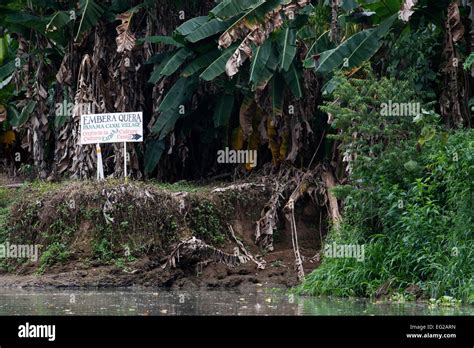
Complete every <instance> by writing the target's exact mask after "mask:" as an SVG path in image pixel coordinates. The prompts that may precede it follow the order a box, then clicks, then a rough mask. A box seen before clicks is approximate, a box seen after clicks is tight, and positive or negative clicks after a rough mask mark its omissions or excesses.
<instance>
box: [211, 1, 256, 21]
mask: <svg viewBox="0 0 474 348" xmlns="http://www.w3.org/2000/svg"><path fill="white" fill-rule="evenodd" d="M263 2H265V0H224V1H222V2H221V3H220V4H219V5H217V6H216V7H214V8H213V9H212V10H211V11H210V13H211V14H212V15H213V16H215V17H218V18H221V19H227V18H230V17H233V16H236V15H238V14H239V13H242V12H243V11H245V10H248V9H249V8H253V7H255V6H258V5H260V4H261V3H263Z"/></svg>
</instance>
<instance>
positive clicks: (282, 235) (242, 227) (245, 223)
mask: <svg viewBox="0 0 474 348" xmlns="http://www.w3.org/2000/svg"><path fill="white" fill-rule="evenodd" d="M76 190H77V185H76V186H75V185H72V188H71V189H68V190H59V191H58V192H54V193H51V194H49V196H48V197H47V198H44V197H42V200H43V202H48V205H46V203H45V206H49V209H42V210H39V211H38V214H39V215H40V216H39V220H40V224H39V226H42V227H43V228H44V227H45V226H47V224H43V223H41V222H43V221H47V222H48V224H49V223H50V222H51V221H54V220H55V219H57V212H56V211H55V209H54V208H53V207H56V206H58V204H61V201H65V200H67V199H69V198H68V197H71V194H73V193H74V192H75V191H76ZM147 192H151V194H153V190H150V189H148V191H147ZM65 193H67V194H65ZM25 199H28V200H31V196H30V197H28V198H25ZM83 200H84V202H83V203H81V202H80V203H79V204H83V205H85V206H89V205H90V204H91V203H90V202H92V201H93V200H92V199H91V197H87V196H85V198H84V199H83ZM264 203H265V200H263V199H262V201H261V202H260V201H259V200H254V202H253V204H240V203H237V204H236V206H235V207H234V208H235V209H234V213H233V217H232V219H231V220H229V221H228V222H230V224H231V225H232V226H233V229H234V231H235V234H236V236H237V238H239V239H240V240H241V241H242V243H243V244H244V246H245V248H246V249H247V250H248V251H249V252H250V253H251V254H252V255H254V256H256V257H258V258H259V259H260V260H262V259H263V260H265V262H266V267H265V269H263V270H262V269H257V265H256V264H255V263H253V262H252V261H248V262H247V263H245V264H240V265H237V266H235V267H229V266H227V265H225V264H222V263H217V262H203V263H200V264H193V265H182V264H178V265H177V267H176V268H171V267H169V266H168V267H166V268H163V267H162V266H163V265H164V264H165V262H166V259H167V255H169V251H170V250H171V249H170V248H172V246H170V247H169V248H168V249H167V251H165V252H149V253H145V254H141V255H137V257H136V260H135V261H133V262H127V263H125V264H123V263H121V264H118V263H116V262H113V261H109V262H106V263H104V262H103V261H101V260H98V259H94V258H93V257H90V256H91V253H92V251H91V245H92V242H91V240H92V239H93V238H94V233H93V228H94V223H93V222H92V221H89V220H81V221H79V222H78V224H77V226H78V227H77V231H76V233H75V236H74V237H73V238H72V239H71V242H70V244H69V248H70V249H71V250H72V251H73V253H72V256H71V257H70V258H69V259H68V260H67V261H66V262H58V263H55V264H53V265H51V266H48V267H46V268H45V270H44V272H43V273H41V272H38V269H39V265H38V263H32V262H29V263H25V264H22V265H20V266H18V267H15V269H13V270H10V272H6V271H5V270H3V271H1V270H0V287H36V288H43V287H56V288H97V287H132V286H143V287H166V288H179V289H199V288H207V289H209V288H244V289H246V288H255V287H260V286H264V287H270V288H272V287H274V288H288V287H292V286H295V285H297V284H298V281H297V277H296V270H295V266H294V265H295V257H294V252H293V247H292V244H291V237H290V236H291V234H290V233H291V232H290V229H289V226H286V225H285V224H284V223H280V225H281V226H279V229H278V234H276V235H275V241H274V250H273V251H272V252H268V253H262V252H261V251H260V250H259V248H258V247H257V246H256V245H255V243H254V231H255V222H254V220H253V219H252V218H250V216H254V215H255V214H253V215H252V214H250V213H251V212H249V210H252V211H253V213H255V209H261V206H263V204H264ZM186 204H187V203H186ZM17 207H20V208H21V207H23V208H21V209H24V206H22V205H21V204H18V205H17ZM20 208H18V209H20ZM297 208H299V209H297V210H296V211H297V214H296V219H297V228H298V234H299V242H300V252H301V254H302V255H303V257H304V259H303V267H304V271H305V274H307V273H309V272H311V271H312V270H313V269H314V268H316V267H317V266H318V264H319V257H318V251H319V245H320V236H321V233H324V231H323V232H321V228H322V226H319V221H320V219H321V217H320V216H319V210H318V209H317V208H316V207H314V206H312V205H311V204H310V203H309V202H306V201H304V202H302V203H301V205H300V206H299V207H298V206H297ZM14 210H15V208H14V209H13V214H12V215H14V216H15V211H14ZM20 211H21V210H20ZM257 215H258V214H257ZM157 218H158V217H157ZM18 219H19V215H18V214H17V215H16V220H15V221H16V223H18V221H19V220H18ZM74 219H77V216H75V217H74ZM139 219H140V217H137V220H139ZM228 222H226V223H228ZM189 233H190V232H189V231H185V232H184V236H188V237H189ZM191 233H192V231H191ZM36 234H37V233H32V234H30V233H27V234H26V235H28V236H30V235H36ZM236 246H237V245H236V243H235V241H233V240H232V238H231V237H230V234H229V233H227V235H226V240H225V241H224V243H222V244H220V245H219V246H218V249H220V250H222V251H224V252H226V253H229V254H233V250H234V248H235V247H236ZM202 261H206V260H202Z"/></svg>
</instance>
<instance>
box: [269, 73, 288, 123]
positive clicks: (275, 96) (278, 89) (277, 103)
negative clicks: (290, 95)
mask: <svg viewBox="0 0 474 348" xmlns="http://www.w3.org/2000/svg"><path fill="white" fill-rule="evenodd" d="M283 84H284V81H283V80H282V78H281V75H280V74H279V73H276V74H275V75H274V76H273V78H272V83H271V89H270V93H271V94H270V100H271V101H272V116H273V118H276V117H279V116H281V115H283V101H284V91H285V89H284V88H282V85H283Z"/></svg>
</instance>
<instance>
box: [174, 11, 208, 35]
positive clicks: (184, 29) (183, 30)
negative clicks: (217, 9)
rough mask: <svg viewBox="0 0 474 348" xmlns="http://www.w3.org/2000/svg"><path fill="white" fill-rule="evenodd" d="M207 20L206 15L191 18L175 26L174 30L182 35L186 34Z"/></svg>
mask: <svg viewBox="0 0 474 348" xmlns="http://www.w3.org/2000/svg"><path fill="white" fill-rule="evenodd" d="M207 21H209V17H208V16H200V17H195V18H191V19H190V20H188V21H186V22H184V23H183V24H181V25H180V26H179V27H177V28H176V32H177V33H178V34H181V35H183V36H187V35H189V34H191V33H192V32H193V31H195V30H196V29H197V28H199V27H200V26H201V25H203V24H204V23H206V22H207Z"/></svg>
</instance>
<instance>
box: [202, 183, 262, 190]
mask: <svg viewBox="0 0 474 348" xmlns="http://www.w3.org/2000/svg"><path fill="white" fill-rule="evenodd" d="M252 187H262V188H264V187H265V185H263V184H254V183H244V184H236V185H229V186H226V187H218V188H215V189H214V190H212V191H211V192H225V191H229V190H237V191H242V190H246V189H249V188H252Z"/></svg>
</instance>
